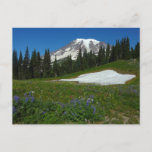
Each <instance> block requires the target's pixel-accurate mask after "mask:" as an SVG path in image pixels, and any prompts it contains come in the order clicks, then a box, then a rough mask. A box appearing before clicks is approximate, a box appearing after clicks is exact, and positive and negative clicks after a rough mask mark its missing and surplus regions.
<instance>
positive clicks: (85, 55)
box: [83, 49, 89, 69]
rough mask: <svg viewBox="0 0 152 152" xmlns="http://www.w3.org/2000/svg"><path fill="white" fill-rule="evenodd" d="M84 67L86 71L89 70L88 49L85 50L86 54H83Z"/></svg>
mask: <svg viewBox="0 0 152 152" xmlns="http://www.w3.org/2000/svg"><path fill="white" fill-rule="evenodd" d="M83 67H84V69H87V68H88V67H89V66H88V53H87V50H86V49H85V50H84V53H83Z"/></svg>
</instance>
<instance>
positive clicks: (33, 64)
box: [30, 49, 36, 78]
mask: <svg viewBox="0 0 152 152" xmlns="http://www.w3.org/2000/svg"><path fill="white" fill-rule="evenodd" d="M30 78H36V49H34V51H33V52H32V57H31V61H30Z"/></svg>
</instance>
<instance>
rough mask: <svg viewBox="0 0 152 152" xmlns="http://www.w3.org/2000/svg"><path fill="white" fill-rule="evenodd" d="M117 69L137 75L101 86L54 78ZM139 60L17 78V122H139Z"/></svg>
mask: <svg viewBox="0 0 152 152" xmlns="http://www.w3.org/2000/svg"><path fill="white" fill-rule="evenodd" d="M105 69H113V70H116V71H118V72H119V73H130V74H136V78H134V79H132V80H131V81H128V82H127V83H126V84H125V85H110V86H101V85H95V84H79V83H74V82H58V81H51V80H55V79H60V78H73V77H77V76H79V75H81V74H84V73H89V72H97V71H101V70H105ZM139 93H140V91H139V62H138V61H133V60H129V61H123V60H121V61H116V62H112V63H109V64H106V65H103V66H99V67H95V68H92V69H89V70H85V71H81V72H77V73H73V74H69V75H66V76H62V77H57V78H54V79H53V78H47V79H33V80H14V81H13V96H14V99H13V123H15V124H37V123H38V124H63V123H64V124H65V123H66V124H67V123H68V124H69V123H70V124H71V123H72V124H75V123H76V124H85V123H87V124H88V123H89V124H90V123H96V124H101V123H102V124H124V123H126V124H138V123H139V115H140V113H139V112H140V102H139Z"/></svg>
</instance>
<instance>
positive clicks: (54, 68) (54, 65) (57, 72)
mask: <svg viewBox="0 0 152 152" xmlns="http://www.w3.org/2000/svg"><path fill="white" fill-rule="evenodd" d="M53 73H54V76H55V77H57V76H59V65H58V63H57V60H56V56H55V61H54V62H53Z"/></svg>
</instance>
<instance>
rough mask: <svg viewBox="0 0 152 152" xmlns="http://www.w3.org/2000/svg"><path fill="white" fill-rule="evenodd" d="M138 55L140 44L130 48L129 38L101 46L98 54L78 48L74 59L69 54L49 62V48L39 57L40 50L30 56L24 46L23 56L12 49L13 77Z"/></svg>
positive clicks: (48, 73) (58, 73)
mask: <svg viewBox="0 0 152 152" xmlns="http://www.w3.org/2000/svg"><path fill="white" fill-rule="evenodd" d="M139 55H140V44H139V42H138V43H137V44H136V46H135V48H130V41H129V38H128V37H127V38H123V39H122V40H121V41H118V40H117V41H116V44H115V45H113V46H110V45H109V44H107V47H106V48H104V47H101V48H100V49H99V52H98V54H96V55H95V54H94V53H93V51H90V52H87V50H84V51H83V52H82V50H81V49H80V50H79V52H78V56H77V59H76V60H72V58H71V55H70V56H68V57H67V58H65V59H63V60H60V61H57V59H56V57H55V60H54V62H51V58H50V50H49V49H46V50H45V54H44V56H43V58H42V57H40V52H39V51H36V49H34V50H33V52H32V55H31V58H30V56H29V49H28V47H27V48H26V51H25V55H24V57H23V55H22V52H21V51H20V54H19V58H18V55H17V51H16V50H15V49H14V50H13V79H19V80H22V79H32V78H47V77H56V76H61V75H65V74H68V73H73V72H78V71H81V70H85V69H88V68H92V67H95V66H101V65H103V64H106V63H109V62H113V61H116V60H120V59H123V60H128V59H138V60H139Z"/></svg>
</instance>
